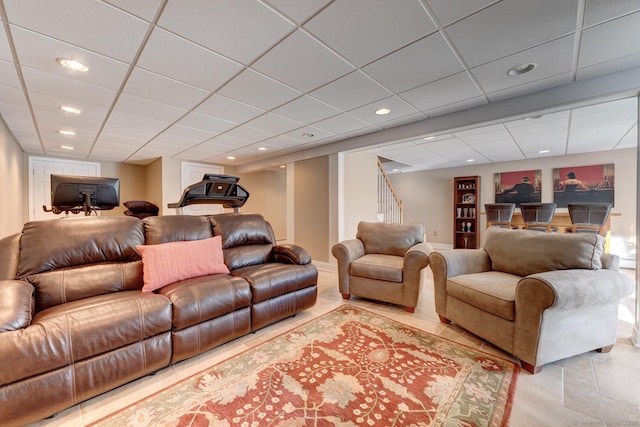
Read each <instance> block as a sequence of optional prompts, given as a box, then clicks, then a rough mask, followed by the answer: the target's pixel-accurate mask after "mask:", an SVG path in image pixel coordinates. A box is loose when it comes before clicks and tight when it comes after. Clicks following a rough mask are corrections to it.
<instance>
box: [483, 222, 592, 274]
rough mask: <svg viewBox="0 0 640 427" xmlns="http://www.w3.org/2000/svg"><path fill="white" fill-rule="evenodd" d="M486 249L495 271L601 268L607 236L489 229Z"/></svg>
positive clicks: (514, 272) (538, 271)
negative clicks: (605, 237)
mask: <svg viewBox="0 0 640 427" xmlns="http://www.w3.org/2000/svg"><path fill="white" fill-rule="evenodd" d="M483 247H484V250H485V251H486V252H487V254H489V258H491V263H492V268H493V270H496V271H502V272H505V273H511V274H516V275H518V276H528V275H530V274H535V273H542V272H544V271H553V270H568V269H579V268H583V269H589V270H597V269H600V268H602V261H601V259H600V258H601V257H602V254H603V253H604V238H603V237H602V236H600V235H598V234H594V233H573V234H569V233H539V232H537V231H530V230H509V229H502V228H498V227H491V228H488V229H487V233H486V237H485V241H484V246H483Z"/></svg>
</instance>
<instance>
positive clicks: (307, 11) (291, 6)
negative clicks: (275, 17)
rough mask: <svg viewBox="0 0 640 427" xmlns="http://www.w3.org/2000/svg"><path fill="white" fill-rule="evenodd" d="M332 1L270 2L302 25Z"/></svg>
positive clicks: (297, 0)
mask: <svg viewBox="0 0 640 427" xmlns="http://www.w3.org/2000/svg"><path fill="white" fill-rule="evenodd" d="M331 1H332V0H307V1H300V0H268V3H270V4H272V5H273V6H275V7H276V8H277V9H278V10H280V12H282V13H284V14H285V15H287V16H288V17H289V18H291V19H293V20H294V21H296V22H297V23H302V22H304V21H306V20H307V19H309V18H310V17H311V16H312V15H314V14H315V13H316V12H317V11H319V10H320V9H322V8H323V7H324V6H326V5H327V4H329V3H331Z"/></svg>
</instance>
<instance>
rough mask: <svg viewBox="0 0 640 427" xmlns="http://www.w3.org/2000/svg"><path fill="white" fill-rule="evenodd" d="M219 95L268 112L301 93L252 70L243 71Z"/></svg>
mask: <svg viewBox="0 0 640 427" xmlns="http://www.w3.org/2000/svg"><path fill="white" fill-rule="evenodd" d="M218 93H219V94H220V95H224V96H226V97H229V98H232V99H235V100H236V101H240V102H244V103H246V104H249V105H251V106H254V107H257V108H262V109H265V110H270V109H272V108H275V107H278V106H280V105H282V104H284V103H286V102H287V101H290V100H292V99H294V98H297V97H298V96H300V95H302V93H300V92H298V91H297V90H295V89H293V88H291V87H289V86H285V85H284V84H282V83H280V82H277V81H275V80H273V79H270V78H269V77H267V76H265V75H263V74H260V73H258V72H256V71H253V70H249V69H247V70H244V71H243V72H242V73H240V75H238V76H237V77H236V78H235V79H233V80H232V81H231V82H229V83H228V84H227V85H226V86H224V87H223V88H222V89H220V90H219V91H218Z"/></svg>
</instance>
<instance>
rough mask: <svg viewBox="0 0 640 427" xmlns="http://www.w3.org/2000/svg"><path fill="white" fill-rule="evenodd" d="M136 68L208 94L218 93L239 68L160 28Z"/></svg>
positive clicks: (153, 34)
mask: <svg viewBox="0 0 640 427" xmlns="http://www.w3.org/2000/svg"><path fill="white" fill-rule="evenodd" d="M137 65H138V66H139V67H140V68H144V69H146V70H149V71H152V72H154V73H157V74H161V75H163V76H165V77H169V78H172V79H174V80H178V81H181V82H183V83H187V84H190V85H192V86H197V87H199V88H202V89H207V90H211V91H214V90H216V89H218V88H219V87H220V86H222V85H223V84H224V83H226V82H227V81H228V80H230V79H231V77H233V76H234V75H235V74H237V73H238V72H240V70H241V69H242V68H243V67H242V65H240V64H239V63H237V62H234V61H231V60H230V59H227V58H225V57H224V56H221V55H219V54H217V53H214V52H212V51H210V50H207V49H205V48H203V47H201V46H198V45H196V44H194V43H192V42H190V41H188V40H185V39H183V38H181V37H178V36H176V35H175V34H171V33H169V32H168V31H166V30H163V29H161V28H156V29H155V30H154V31H153V33H152V34H151V37H150V38H149V41H148V42H147V45H146V46H145V49H144V52H143V53H142V55H140V59H139V60H138V63H137ZM205 70H206V71H205Z"/></svg>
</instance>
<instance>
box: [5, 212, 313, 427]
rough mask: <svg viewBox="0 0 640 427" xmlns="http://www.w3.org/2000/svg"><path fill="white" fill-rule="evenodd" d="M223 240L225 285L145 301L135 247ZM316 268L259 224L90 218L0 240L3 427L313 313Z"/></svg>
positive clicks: (205, 280) (252, 217) (190, 287)
mask: <svg viewBox="0 0 640 427" xmlns="http://www.w3.org/2000/svg"><path fill="white" fill-rule="evenodd" d="M218 235H219V236H222V247H223V254H224V263H225V264H226V266H227V267H228V268H229V270H230V274H215V275H207V276H199V277H193V278H189V279H185V280H180V281H178V282H176V283H173V284H170V285H168V286H165V287H162V288H161V289H159V290H157V291H155V292H143V291H142V290H141V289H142V287H143V263H142V259H141V256H140V253H139V252H138V250H137V249H136V246H138V245H145V244H146V245H152V244H162V243H169V242H177V241H192V240H201V239H206V238H210V237H212V236H218ZM317 277H318V273H317V270H316V267H315V266H314V265H313V264H312V263H311V258H310V257H309V255H308V254H307V253H306V252H305V251H304V250H303V249H302V248H300V247H298V246H295V245H282V244H277V243H276V240H275V236H274V233H273V230H272V228H271V226H270V225H269V223H268V222H266V221H265V220H264V219H263V218H262V216H260V215H257V214H241V213H232V214H220V215H212V216H158V217H149V218H145V219H144V220H140V219H138V218H135V217H128V216H123V217H90V218H79V219H72V218H69V219H66V218H65V219H55V220H51V221H37V222H31V223H27V224H25V226H24V228H23V230H22V232H21V233H18V234H16V235H12V236H9V237H6V238H4V239H2V240H0V363H1V365H0V425H5V426H6V425H23V424H26V423H29V422H32V421H36V420H39V419H42V418H45V417H48V416H50V415H52V414H55V413H57V412H59V411H61V410H63V409H65V408H68V407H70V406H73V405H75V404H77V403H79V402H82V401H84V400H86V399H89V398H91V397H94V396H96V395H99V394H101V393H104V392H106V391H108V390H111V389H113V388H116V387H118V386H120V385H123V384H125V383H128V382H130V381H132V380H135V379H137V378H140V377H143V376H145V375H147V374H149V373H151V372H154V371H157V370H159V369H162V368H164V367H166V366H168V365H169V364H171V363H175V362H178V361H181V360H184V359H187V358H189V357H192V356H194V355H197V354H200V353H202V352H205V351H208V350H210V349H212V348H214V347H216V346H219V345H221V344H223V343H225V342H228V341H231V340H233V339H235V338H238V337H240V336H242V335H245V334H247V333H249V332H252V331H255V330H257V329H259V328H262V327H264V326H266V325H269V324H271V323H274V322H277V321H279V320H281V319H284V318H286V317H289V316H292V315H295V314H296V313H298V312H299V311H301V310H304V309H306V308H308V307H311V306H312V305H314V304H315V301H316V297H317Z"/></svg>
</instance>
